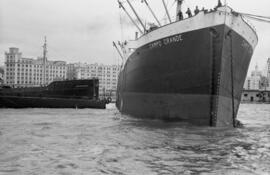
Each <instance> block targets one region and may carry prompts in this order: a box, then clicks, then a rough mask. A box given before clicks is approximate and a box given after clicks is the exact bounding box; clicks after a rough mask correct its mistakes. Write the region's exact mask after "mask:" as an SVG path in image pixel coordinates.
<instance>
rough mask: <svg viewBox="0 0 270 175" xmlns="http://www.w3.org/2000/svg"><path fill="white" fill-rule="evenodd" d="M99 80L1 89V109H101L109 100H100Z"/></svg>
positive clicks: (4, 87) (68, 81) (55, 82)
mask: <svg viewBox="0 0 270 175" xmlns="http://www.w3.org/2000/svg"><path fill="white" fill-rule="evenodd" d="M98 89H99V80H98V79H88V80H66V81H54V82H52V83H50V84H49V85H48V86H46V87H32V88H11V87H8V86H2V88H0V107H1V108H4V107H5V108H100V109H105V108H106V104H107V103H109V101H108V100H107V99H102V100H101V99H99V90H98Z"/></svg>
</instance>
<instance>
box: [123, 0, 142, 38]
mask: <svg viewBox="0 0 270 175" xmlns="http://www.w3.org/2000/svg"><path fill="white" fill-rule="evenodd" d="M118 3H119V7H120V8H122V9H123V10H124V12H125V13H126V14H127V16H128V17H129V19H130V20H131V22H132V23H133V24H134V25H135V26H136V27H137V29H138V30H139V32H140V33H141V34H143V31H142V30H141V29H140V27H139V26H138V25H137V24H136V22H135V21H134V20H133V18H132V17H131V16H130V14H129V13H128V12H127V10H126V9H125V7H124V6H123V4H122V3H121V2H120V1H118Z"/></svg>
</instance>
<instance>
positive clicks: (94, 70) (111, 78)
mask: <svg viewBox="0 0 270 175" xmlns="http://www.w3.org/2000/svg"><path fill="white" fill-rule="evenodd" d="M67 67H68V72H67V75H68V76H67V78H68V79H89V78H98V79H99V93H100V94H101V95H102V94H111V93H115V91H116V89H117V80H118V74H119V71H120V66H117V65H104V64H97V63H96V64H86V63H85V64H82V63H74V64H68V66H67Z"/></svg>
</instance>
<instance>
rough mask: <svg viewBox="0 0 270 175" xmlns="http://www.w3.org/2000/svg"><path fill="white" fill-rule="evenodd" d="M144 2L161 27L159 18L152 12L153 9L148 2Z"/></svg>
mask: <svg viewBox="0 0 270 175" xmlns="http://www.w3.org/2000/svg"><path fill="white" fill-rule="evenodd" d="M143 2H144V3H145V4H146V6H147V7H148V9H149V11H150V12H151V13H152V15H153V17H154V18H155V20H156V21H157V23H158V25H159V26H161V24H160V22H159V20H158V19H157V16H156V15H155V13H154V11H153V10H152V8H151V7H150V6H149V4H148V2H147V0H143Z"/></svg>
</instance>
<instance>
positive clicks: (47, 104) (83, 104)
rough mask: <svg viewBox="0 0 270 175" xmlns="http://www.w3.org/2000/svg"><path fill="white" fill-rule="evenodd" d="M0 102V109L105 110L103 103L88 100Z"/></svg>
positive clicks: (8, 98)
mask: <svg viewBox="0 0 270 175" xmlns="http://www.w3.org/2000/svg"><path fill="white" fill-rule="evenodd" d="M0 101H1V102H0V108H78V109H82V108H98V109H105V108H106V102H105V101H102V100H100V101H99V100H89V99H72V98H71V99H65V98H48V97H14V96H5V97H1V96H0Z"/></svg>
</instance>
